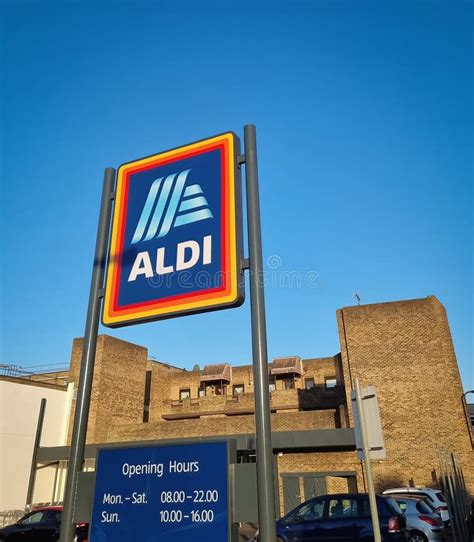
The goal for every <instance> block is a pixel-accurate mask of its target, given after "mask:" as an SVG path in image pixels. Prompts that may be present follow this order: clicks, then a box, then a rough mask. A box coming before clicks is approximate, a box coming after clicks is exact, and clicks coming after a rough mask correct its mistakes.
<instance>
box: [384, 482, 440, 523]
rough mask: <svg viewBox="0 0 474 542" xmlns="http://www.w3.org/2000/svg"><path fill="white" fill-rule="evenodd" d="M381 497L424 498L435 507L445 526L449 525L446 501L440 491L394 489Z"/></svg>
mask: <svg viewBox="0 0 474 542" xmlns="http://www.w3.org/2000/svg"><path fill="white" fill-rule="evenodd" d="M383 495H391V496H392V497H394V496H395V495H401V496H405V497H425V498H426V500H427V501H428V502H429V503H430V504H432V505H433V506H434V507H435V510H436V512H437V513H438V514H439V515H440V516H441V519H442V520H443V522H444V524H445V525H448V524H449V512H448V506H447V504H446V499H445V498H444V495H443V493H442V492H441V491H439V490H437V489H431V488H430V487H396V488H392V489H386V490H385V491H384V492H383Z"/></svg>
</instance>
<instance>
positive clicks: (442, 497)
mask: <svg viewBox="0 0 474 542" xmlns="http://www.w3.org/2000/svg"><path fill="white" fill-rule="evenodd" d="M436 497H437V499H438V501H441V502H446V499H445V498H444V495H443V494H442V493H441V491H438V493H436Z"/></svg>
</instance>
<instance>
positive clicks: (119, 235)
mask: <svg viewBox="0 0 474 542" xmlns="http://www.w3.org/2000/svg"><path fill="white" fill-rule="evenodd" d="M239 148H240V144H239V140H238V138H237V136H235V135H234V134H232V133H226V134H223V135H219V136H215V137H212V138H209V139H205V140H203V141H198V142H197V143H192V144H190V145H186V146H184V147H180V148H177V149H173V150H170V151H166V152H163V153H160V154H157V155H154V156H150V157H148V158H143V159H140V160H136V161H134V162H129V163H127V164H123V165H122V166H120V168H119V169H118V174H117V188H116V201H115V210H114V218H113V224H112V236H111V242H110V250H109V260H108V266H107V283H106V290H105V300H104V311H103V316H102V320H103V323H104V325H106V326H111V327H117V326H123V325H128V324H133V323H139V322H142V321H150V320H157V319H161V318H170V317H172V316H180V315H183V314H189V313H196V312H203V311H208V310H214V309H218V308H227V307H232V306H236V305H240V304H241V303H242V301H243V276H242V274H241V270H240V257H241V250H240V249H241V238H242V233H241V227H242V220H241V195H240V171H239V168H238V162H237V159H238V151H239Z"/></svg>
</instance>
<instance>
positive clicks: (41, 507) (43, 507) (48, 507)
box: [31, 506, 63, 512]
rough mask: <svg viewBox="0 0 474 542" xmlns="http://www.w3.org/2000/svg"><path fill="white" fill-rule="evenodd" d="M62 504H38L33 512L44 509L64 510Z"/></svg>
mask: <svg viewBox="0 0 474 542" xmlns="http://www.w3.org/2000/svg"><path fill="white" fill-rule="evenodd" d="M62 509H63V507H62V506H38V507H37V508H33V510H31V511H32V512H42V511H43V510H62Z"/></svg>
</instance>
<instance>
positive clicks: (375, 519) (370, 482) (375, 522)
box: [354, 378, 382, 542]
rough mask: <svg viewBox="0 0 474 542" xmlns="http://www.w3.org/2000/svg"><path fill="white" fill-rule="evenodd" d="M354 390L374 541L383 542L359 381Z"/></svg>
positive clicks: (356, 380)
mask: <svg viewBox="0 0 474 542" xmlns="http://www.w3.org/2000/svg"><path fill="white" fill-rule="evenodd" d="M354 388H355V395H356V402H357V411H358V414H359V422H360V434H361V437H362V448H363V451H364V464H365V473H366V478H367V491H368V493H369V504H370V515H371V516H372V526H373V529H374V541H375V542H381V540H382V538H381V536H380V523H379V514H378V511H377V499H376V496H375V490H374V479H373V477H372V465H371V463H370V449H369V439H368V437H367V428H366V426H365V414H364V407H363V405H362V396H361V393H360V385H359V379H358V378H356V379H355V380H354Z"/></svg>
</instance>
